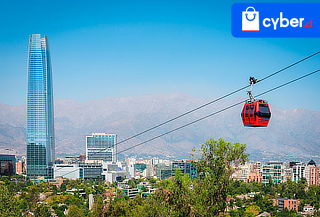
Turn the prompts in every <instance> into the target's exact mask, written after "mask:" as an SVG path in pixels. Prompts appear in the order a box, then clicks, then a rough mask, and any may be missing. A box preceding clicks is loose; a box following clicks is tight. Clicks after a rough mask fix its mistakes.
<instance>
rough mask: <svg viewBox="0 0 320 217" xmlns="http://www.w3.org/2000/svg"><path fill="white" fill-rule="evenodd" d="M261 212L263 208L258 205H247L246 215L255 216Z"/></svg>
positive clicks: (247, 216)
mask: <svg viewBox="0 0 320 217" xmlns="http://www.w3.org/2000/svg"><path fill="white" fill-rule="evenodd" d="M260 212H261V209H260V207H259V206H257V205H250V206H247V207H246V210H245V211H244V216H246V217H255V216H257V215H259V213H260Z"/></svg>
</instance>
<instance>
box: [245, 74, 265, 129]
mask: <svg viewBox="0 0 320 217" xmlns="http://www.w3.org/2000/svg"><path fill="white" fill-rule="evenodd" d="M249 80H250V85H251V90H250V91H248V94H249V98H250V99H249V100H248V101H246V103H245V104H244V106H243V109H242V113H241V117H242V122H243V125H244V126H245V127H267V126H268V123H269V121H270V118H271V112H270V108H269V104H268V102H267V101H265V100H261V99H259V100H256V99H254V97H253V96H252V86H253V84H255V83H256V82H257V80H256V79H255V78H253V77H250V79H249Z"/></svg>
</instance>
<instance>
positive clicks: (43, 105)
mask: <svg viewBox="0 0 320 217" xmlns="http://www.w3.org/2000/svg"><path fill="white" fill-rule="evenodd" d="M28 55H29V56H28V57H29V59H28V100H27V176H28V177H29V178H32V177H38V176H44V177H46V178H52V177H53V162H54V159H55V144H54V121H53V92H52V73H51V61H50V51H49V46H48V38H47V37H46V36H45V37H41V35H40V34H32V35H31V36H30V38H29V52H28Z"/></svg>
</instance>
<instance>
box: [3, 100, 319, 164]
mask: <svg viewBox="0 0 320 217" xmlns="http://www.w3.org/2000/svg"><path fill="white" fill-rule="evenodd" d="M207 101H209V100H208V99H203V98H196V97H191V96H187V95H183V94H167V95H146V96H139V97H121V98H105V99H101V100H94V101H89V102H77V101H74V100H56V101H55V129H56V151H57V153H66V154H78V153H85V136H86V135H88V134H90V133H92V132H106V133H116V134H117V135H118V140H119V141H121V140H123V139H125V138H127V137H129V136H132V135H134V134H136V133H139V132H141V131H143V130H145V129H147V128H149V127H151V126H153V125H156V124H158V123H161V122H162V121H165V120H167V119H170V118H172V117H174V116H176V115H178V114H180V113H183V112H185V111H187V110H189V109H192V108H194V107H197V106H199V105H201V104H203V103H205V102H207ZM237 101H238V100H237V99H233V100H228V101H221V102H220V101H219V103H217V104H213V105H212V106H208V107H206V108H205V109H202V110H199V111H197V112H195V113H193V114H191V115H188V116H186V117H183V118H181V119H179V120H177V121H174V122H172V123H170V124H168V125H165V126H163V127H160V128H159V129H156V130H154V131H152V132H150V133H146V134H145V135H143V136H140V137H137V138H135V139H132V140H130V141H128V142H125V143H122V144H120V145H119V147H118V150H123V149H125V148H128V147H130V146H132V145H135V144H137V143H139V142H142V141H144V140H147V139H149V138H151V137H153V136H157V135H159V134H161V133H163V132H166V131H168V130H171V129H173V128H175V127H178V126H180V125H182V124H185V123H187V122H189V121H192V120H194V119H196V118H199V117H201V116H204V115H207V114H209V113H212V112H215V111H217V110H219V108H220V109H221V108H224V107H226V106H228V105H231V103H232V102H237ZM240 111H241V106H238V107H235V108H233V109H230V110H227V111H225V112H222V113H219V114H217V115H215V116H212V117H210V118H208V119H205V120H203V121H201V122H198V123H196V124H194V125H192V126H189V127H186V128H184V129H181V130H179V131H176V132H174V133H172V134H169V135H167V136H164V137H162V138H159V139H156V140H154V141H152V142H149V143H147V144H144V145H142V146H140V147H138V148H135V149H131V150H130V151H127V152H125V153H124V154H138V155H141V154H145V155H165V156H174V157H188V156H189V155H190V153H191V150H192V148H193V147H198V145H199V144H201V143H203V142H204V141H205V140H206V139H209V138H220V137H221V138H224V139H226V140H228V141H232V142H240V143H245V144H247V147H248V152H249V153H250V154H251V158H253V159H259V160H264V159H284V160H288V159H290V158H294V159H300V158H301V159H310V158H313V159H320V136H319V135H320V125H319V123H320V112H315V111H308V110H305V109H290V110H282V109H278V108H276V107H275V106H274V105H272V118H271V122H270V125H269V127H268V128H244V127H243V126H242V122H241V118H240ZM25 125H26V109H25V106H10V105H3V104H2V105H1V104H0V148H1V147H13V148H15V149H16V150H17V151H18V152H20V153H24V152H25V148H26V145H25ZM291 156H292V157H291Z"/></svg>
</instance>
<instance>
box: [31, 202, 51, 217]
mask: <svg viewBox="0 0 320 217" xmlns="http://www.w3.org/2000/svg"><path fill="white" fill-rule="evenodd" d="M34 215H35V216H37V217H50V216H51V213H50V211H49V207H48V206H47V205H45V204H43V203H41V204H39V205H38V206H37V207H36V209H35V211H34Z"/></svg>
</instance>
